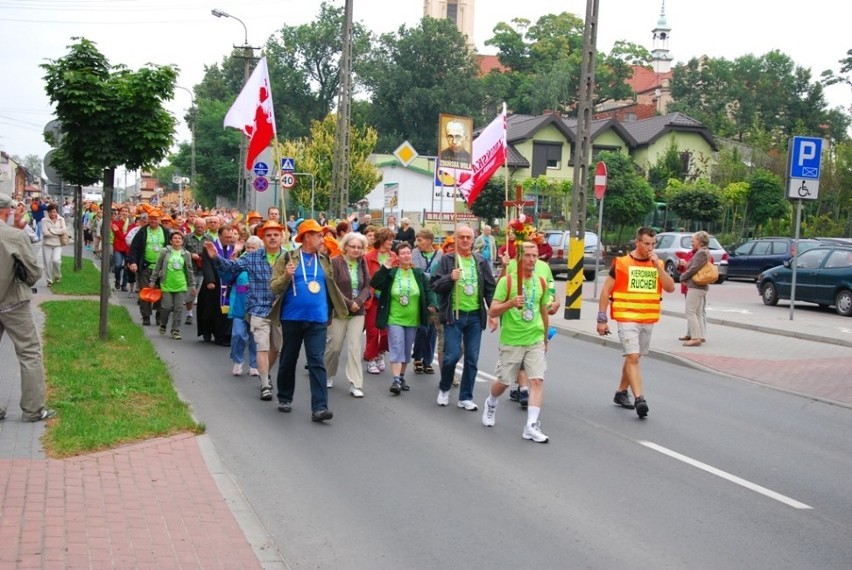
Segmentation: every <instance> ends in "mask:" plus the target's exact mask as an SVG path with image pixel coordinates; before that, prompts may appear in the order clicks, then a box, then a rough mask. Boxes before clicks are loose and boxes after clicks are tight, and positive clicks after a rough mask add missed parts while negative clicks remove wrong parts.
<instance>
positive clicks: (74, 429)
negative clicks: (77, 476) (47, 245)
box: [41, 301, 203, 457]
mask: <svg viewBox="0 0 852 570" xmlns="http://www.w3.org/2000/svg"><path fill="white" fill-rule="evenodd" d="M41 307H42V310H43V311H44V312H45V314H46V316H47V318H46V321H45V332H44V354H45V368H46V371H47V377H48V380H47V384H48V402H49V405H50V406H51V407H53V408H55V409H56V410H57V412H58V417H57V419H56V420H53V421H51V424H50V429H48V430H47V431H46V432H45V436H44V440H43V442H44V446H45V450H46V451H47V453H48V454H49V455H50V456H52V457H65V456H69V455H76V454H80V453H88V452H92V451H97V450H101V449H105V448H110V447H115V446H118V445H123V444H126V443H130V442H134V441H140V440H145V439H149V438H152V437H160V436H168V435H172V434H175V433H178V432H181V431H187V430H189V431H194V432H196V433H200V432H202V431H203V428H202V426H200V425H198V424H196V423H195V421H193V419H192V417H191V416H190V414H189V409H188V406H187V405H186V404H185V403H184V402H182V401H181V400H180V399H179V398H178V396H177V393H176V392H175V389H174V386H173V385H172V381H171V376H170V374H169V370H168V368H167V367H166V365H165V364H164V363H163V361H162V360H161V359H160V357H159V356H158V355H157V353H156V351H155V350H154V347H153V346H152V345H151V342H150V341H149V340H148V339H147V338H146V337H145V335H144V334H143V332H142V329H141V328H140V327H139V326H137V325H136V324H135V323H134V322H133V321H132V320H131V318H130V314H129V313H128V312H127V309H126V308H124V307H121V306H113V305H111V306H110V307H109V329H108V339H107V340H106V341H103V342H102V341H100V340H99V339H98V315H99V306H98V303H97V301H48V302H45V303H42V305H41Z"/></svg>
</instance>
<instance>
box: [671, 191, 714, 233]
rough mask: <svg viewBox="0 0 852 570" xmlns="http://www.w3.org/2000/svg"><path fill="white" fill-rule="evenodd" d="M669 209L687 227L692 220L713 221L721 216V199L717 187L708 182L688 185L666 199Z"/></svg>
mask: <svg viewBox="0 0 852 570" xmlns="http://www.w3.org/2000/svg"><path fill="white" fill-rule="evenodd" d="M668 206H669V209H670V210H672V211H673V212H674V213H676V214H677V215H678V216H680V217H681V219H683V220H684V222H685V223H684V225H685V227H687V228H689V227H691V225H692V222H699V223H704V224H709V223H713V222H716V221H718V220H719V218H721V217H722V199H721V197H720V196H719V190H718V188H715V187H711V185H709V184H706V183H704V184H695V185H690V186H688V187H687V188H685V189H684V190H682V191H681V192H678V193H677V194H675V195H674V196H673V197H672V198H671V200H669V201H668Z"/></svg>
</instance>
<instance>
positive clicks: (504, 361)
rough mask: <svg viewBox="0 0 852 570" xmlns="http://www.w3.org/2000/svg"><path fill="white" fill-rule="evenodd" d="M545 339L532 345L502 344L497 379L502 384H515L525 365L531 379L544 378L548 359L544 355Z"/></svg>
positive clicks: (499, 352)
mask: <svg viewBox="0 0 852 570" xmlns="http://www.w3.org/2000/svg"><path fill="white" fill-rule="evenodd" d="M544 354H545V353H544V341H541V342H538V343H536V344H533V345H530V346H511V345H508V344H501V345H500V346H499V347H498V348H497V371H496V372H495V374H496V375H497V380H498V381H499V382H500V383H501V384H507V385H508V384H514V383H515V382H516V381H517V379H518V372H520V370H521V365H523V367H524V370H526V372H527V377H529V378H530V379H535V378H540V379H542V380H544V373H545V372H547V360H546V359H545V357H544Z"/></svg>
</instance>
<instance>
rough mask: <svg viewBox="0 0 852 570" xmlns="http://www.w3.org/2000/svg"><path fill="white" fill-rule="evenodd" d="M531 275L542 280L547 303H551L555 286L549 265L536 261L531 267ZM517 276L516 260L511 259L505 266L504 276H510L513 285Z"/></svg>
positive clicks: (553, 299)
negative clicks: (545, 289)
mask: <svg viewBox="0 0 852 570" xmlns="http://www.w3.org/2000/svg"><path fill="white" fill-rule="evenodd" d="M533 273H535V274H536V275H538V276H539V277H541V278H542V279H544V282H545V283H546V284H547V290H548V298H547V302H548V303H551V302H553V301H555V300H556V299H555V298H553V297H554V296H555V292H556V289H555V287H556V286H555V285H554V283H553V272H552V271H551V270H550V265H549V264H548V263H547V262H546V261H542V260H540V259H536V261H535V267H533ZM517 274H518V260H517V259H512V260H511V261H509V264H508V265H506V275H512V283H515V277H514V276H515V275H517Z"/></svg>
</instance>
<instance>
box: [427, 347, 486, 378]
mask: <svg viewBox="0 0 852 570" xmlns="http://www.w3.org/2000/svg"><path fill="white" fill-rule="evenodd" d="M434 357H435V360H438V353H437V352H436V353H435V355H434ZM456 372H457V373H458V374H461V373H462V372H464V355H462V359H461V360H459V361H458V363H457V364H456ZM496 380H497V377H496V376H493V375H491V374H489V373H488V372H483V371H482V370H477V372H476V381H477V382H495V381H496Z"/></svg>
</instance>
